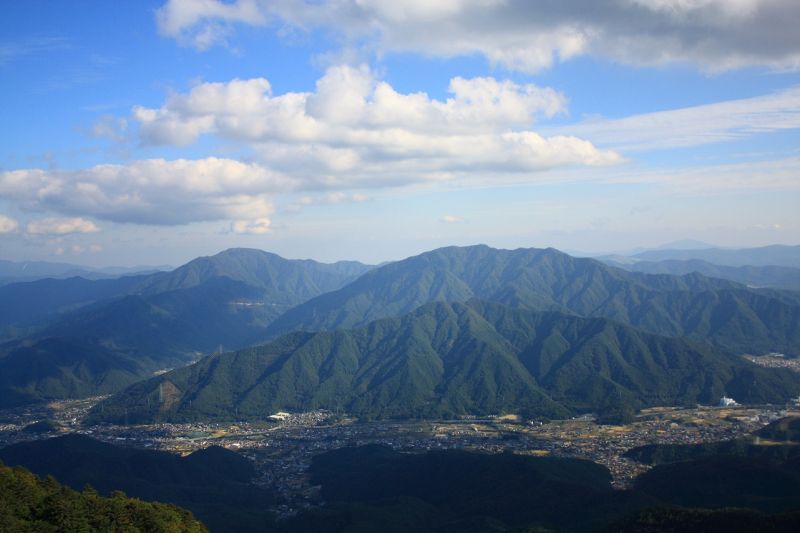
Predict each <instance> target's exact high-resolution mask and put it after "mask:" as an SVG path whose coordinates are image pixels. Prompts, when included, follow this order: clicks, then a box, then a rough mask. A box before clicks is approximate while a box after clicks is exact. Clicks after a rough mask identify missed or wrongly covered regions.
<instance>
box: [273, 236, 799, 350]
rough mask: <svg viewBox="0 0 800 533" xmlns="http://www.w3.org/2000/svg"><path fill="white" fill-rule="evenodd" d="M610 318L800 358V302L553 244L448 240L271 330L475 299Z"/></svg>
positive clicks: (349, 322)
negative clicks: (607, 261)
mask: <svg viewBox="0 0 800 533" xmlns="http://www.w3.org/2000/svg"><path fill="white" fill-rule="evenodd" d="M473 297H476V298H479V299H482V300H487V301H493V302H499V303H503V304H506V305H511V306H514V307H520V308H526V309H534V310H550V311H560V312H565V313H572V314H577V315H581V316H597V317H605V318H610V319H613V320H618V321H621V322H625V323H627V324H630V325H633V326H635V327H637V328H641V329H644V330H646V331H649V332H652V333H658V334H662V335H669V336H687V337H692V338H696V339H707V340H712V341H713V342H715V343H717V344H719V345H720V346H723V347H725V348H728V349H731V350H735V351H738V352H742V353H744V352H746V353H757V354H758V353H765V352H768V351H771V350H779V351H783V352H786V353H789V354H791V355H800V304H798V300H797V299H796V298H792V297H785V298H784V297H780V296H779V295H776V294H773V293H761V292H756V291H752V290H748V289H746V288H745V287H744V286H742V285H740V284H737V283H733V282H730V281H725V280H718V279H713V278H707V277H705V276H702V275H700V274H689V275H686V276H669V275H649V274H641V273H635V272H626V271H623V270H621V269H617V268H612V267H608V266H606V265H604V264H602V263H600V262H599V261H595V260H592V259H578V258H574V257H571V256H569V255H566V254H564V253H561V252H559V251H557V250H553V249H543V250H540V249H519V250H496V249H493V248H489V247H487V246H470V247H463V248H460V247H450V248H441V249H439V250H434V251H432V252H427V253H424V254H421V255H418V256H415V257H411V258H408V259H406V260H403V261H398V262H396V263H390V264H388V265H385V266H382V267H379V268H376V269H374V270H372V271H370V272H368V273H367V274H365V275H363V276H362V277H360V278H359V279H357V280H356V281H354V282H353V283H350V284H349V285H347V286H345V287H343V288H342V289H339V290H338V291H333V292H330V293H326V294H323V295H321V296H318V297H316V298H313V299H311V300H309V301H308V302H306V303H304V304H301V305H298V306H297V307H295V308H293V309H291V310H289V311H288V312H286V313H285V314H284V315H282V316H281V317H279V318H278V319H276V320H275V321H274V322H273V323H272V324H271V325H270V326H269V328H268V333H269V335H270V336H272V337H275V336H277V335H279V334H281V333H286V332H289V331H297V330H308V331H320V330H332V329H337V328H350V327H357V326H363V325H365V324H366V323H368V322H369V321H371V320H374V319H376V318H383V317H389V316H398V315H401V314H403V313H407V312H409V311H411V310H413V309H415V308H416V307H418V306H420V305H422V304H425V303H428V302H432V301H466V300H468V299H470V298H473Z"/></svg>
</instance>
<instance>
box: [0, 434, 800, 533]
mask: <svg viewBox="0 0 800 533" xmlns="http://www.w3.org/2000/svg"><path fill="white" fill-rule="evenodd" d="M781 423H782V424H783V426H780V424H777V423H776V424H773V426H769V427H768V428H766V429H765V430H764V431H767V432H769V431H780V430H781V427H784V428H786V427H788V426H787V423H785V422H781ZM704 446H705V448H703V447H701V448H700V449H702V450H704V451H703V452H697V451H695V452H693V453H689V452H686V453H682V454H680V455H673V457H675V458H677V459H678V460H677V461H676V462H670V461H668V460H667V458H666V456H665V455H663V454H662V455H660V456H659V457H662V458H663V461H660V462H661V464H659V465H657V466H655V467H654V468H653V469H652V470H650V471H648V472H646V473H645V474H642V475H641V476H640V477H639V478H637V480H636V481H635V483H634V486H633V487H632V488H631V489H629V490H624V491H621V490H615V489H613V488H612V485H611V475H610V473H609V471H608V470H607V469H606V468H605V467H604V466H601V465H598V464H596V463H593V462H591V461H587V460H583V459H570V458H555V457H534V456H526V455H517V454H512V453H502V454H494V455H492V454H485V453H475V452H469V451H462V450H446V451H445V450H440V451H430V452H427V453H421V454H419V453H416V454H411V453H403V452H399V451H394V450H392V449H390V448H388V447H385V446H380V445H368V446H361V447H347V448H341V449H338V450H334V451H329V452H325V453H322V454H320V455H317V456H316V457H314V459H313V460H312V463H311V467H310V470H309V476H310V479H309V481H310V484H311V485H312V486H318V490H319V494H320V497H321V500H323V501H325V502H326V503H325V505H324V506H322V507H317V508H313V509H311V510H307V511H305V512H301V513H300V514H298V515H296V516H294V517H293V518H290V519H288V520H285V521H279V522H276V521H275V519H274V516H275V515H274V514H273V512H272V511H271V510H270V509H271V508H272V509H274V508H275V506H276V505H278V504H279V503H280V500H279V498H277V497H276V496H275V495H274V494H273V493H272V492H269V491H267V490H265V489H262V488H258V487H257V486H255V485H253V484H252V482H251V479H252V476H253V474H254V470H253V467H252V465H251V464H250V462H249V461H248V460H247V459H245V458H243V457H241V456H239V455H238V454H236V453H234V452H229V451H226V450H224V449H222V448H208V449H206V450H203V451H198V452H195V453H193V454H191V455H189V456H186V457H183V458H181V457H179V456H177V455H174V454H171V453H167V452H156V451H142V450H136V449H131V448H123V447H118V446H114V445H110V444H106V443H101V442H98V441H95V440H93V439H91V438H88V437H84V436H75V435H73V436H66V437H57V438H53V439H49V440H44V441H34V442H27V443H20V444H16V445H12V446H9V447H7V448H5V449H3V450H0V459H2V460H3V461H4V462H5V463H6V464H9V465H23V466H25V467H26V468H29V469H30V470H32V471H33V472H35V473H38V474H40V475H47V474H50V475H53V476H55V478H56V479H58V480H59V481H60V482H62V483H65V484H66V485H69V486H71V487H73V488H82V487H84V486H85V485H86V484H87V483H88V484H91V485H92V486H93V487H95V488H96V489H97V490H98V491H99V492H100V493H101V494H111V493H112V492H113V491H114V490H120V489H121V490H124V491H125V492H126V493H127V494H129V495H131V496H135V497H139V498H142V499H144V500H154V501H161V502H167V503H171V504H175V505H180V506H182V507H185V508H187V509H189V510H191V511H192V512H193V513H194V514H195V515H196V516H197V517H198V518H199V519H200V520H202V521H203V522H204V523H205V524H206V525H207V526H208V527H209V528H210V529H211V530H212V531H282V532H323V531H326V532H327V531H342V532H344V531H420V532H425V531H431V532H434V531H436V532H450V531H459V532H467V531H476V532H477V531H551V530H554V531H665V530H666V531H670V530H671V531H686V530H698V529H699V530H704V531H781V530H796V526H797V524H798V523H800V522H799V520H800V514H798V513H796V512H794V511H795V510H797V509H799V508H800V460H798V458H797V457H798V454H797V453H796V449H795V448H794V446H795V445H793V444H785V445H784V446H786V447H792V449H791V450H788V448H787V451H786V453H784V454H774V453H773V454H771V455H765V456H755V455H754V452H752V451H749V448H748V447H747V446H745V445H741V444H737V445H728V447H726V445H725V444H723V443H713V445H704ZM715 446H716V447H715ZM751 446H755V445H754V444H753V445H751ZM773 447H774V446H773ZM761 448H764V449H766V448H768V447H766V446H761ZM640 452H641V450H640V451H639V452H632V455H635V454H636V453H639V455H638V458H639V459H640V460H646V459H647V458H646V457H645V456H643V455H641V453H640ZM687 457H688V459H687ZM756 526H757V527H756Z"/></svg>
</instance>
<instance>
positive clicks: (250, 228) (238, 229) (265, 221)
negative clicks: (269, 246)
mask: <svg viewBox="0 0 800 533" xmlns="http://www.w3.org/2000/svg"><path fill="white" fill-rule="evenodd" d="M271 224H272V221H271V220H270V219H269V218H267V217H262V218H257V219H255V220H234V221H233V224H231V230H232V231H233V232H234V233H239V234H245V235H263V234H265V233H269V231H270V225H271Z"/></svg>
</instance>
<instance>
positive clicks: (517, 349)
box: [91, 301, 800, 423]
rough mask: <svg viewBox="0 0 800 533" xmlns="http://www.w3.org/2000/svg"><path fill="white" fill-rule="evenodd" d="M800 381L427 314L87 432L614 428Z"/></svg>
mask: <svg viewBox="0 0 800 533" xmlns="http://www.w3.org/2000/svg"><path fill="white" fill-rule="evenodd" d="M799 393H800V375H798V374H794V373H789V372H782V371H776V370H770V369H764V368H758V367H756V366H755V365H752V364H750V363H749V362H747V361H745V360H743V359H742V358H740V357H736V356H733V355H727V354H725V353H721V352H719V351H717V350H714V349H713V348H711V347H709V346H707V345H704V344H697V343H692V342H688V341H686V340H683V339H677V338H667V337H660V336H656V335H652V334H648V333H643V332H641V331H638V330H636V329H634V328H631V327H629V326H625V325H622V324H619V323H616V322H612V321H610V320H608V319H602V318H580V317H576V316H569V315H563V314H559V313H539V312H534V311H528V310H521V309H511V308H509V307H506V306H502V305H499V304H494V303H484V302H480V301H471V302H470V303H468V304H459V303H453V304H448V303H432V304H428V305H425V306H423V307H421V308H419V309H417V310H415V311H413V312H412V313H410V314H409V315H406V316H404V317H402V318H389V319H382V320H378V321H375V322H373V323H371V324H369V325H368V326H366V327H364V328H361V329H355V330H340V331H335V332H323V333H317V334H309V333H292V334H288V335H286V336H284V337H281V338H280V339H278V340H277V341H275V342H274V343H271V344H268V345H265V346H260V347H256V348H248V349H245V350H241V351H239V352H233V353H226V354H222V355H215V356H213V357H209V358H206V359H203V360H202V361H200V362H198V363H196V364H194V365H191V366H188V367H185V368H181V369H178V370H174V371H172V372H168V373H166V374H164V375H162V376H159V377H157V378H153V379H151V380H148V381H145V382H142V383H139V384H136V385H134V386H132V387H130V388H128V389H126V390H125V391H123V392H121V393H119V394H117V395H115V396H113V397H112V398H110V399H109V400H107V401H104V402H102V403H101V404H99V405H98V406H97V407H96V408H95V409H94V411H93V416H92V417H91V418H92V420H93V421H102V422H114V423H123V422H126V421H127V422H129V423H150V422H156V421H198V420H210V419H227V420H236V419H253V418H255V419H258V418H263V417H264V416H265V415H266V414H268V413H274V412H277V411H281V410H289V411H306V410H312V409H320V408H322V409H328V410H332V411H338V412H344V413H351V414H354V415H358V416H361V417H364V418H374V417H378V418H393V417H399V418H406V417H414V418H432V417H433V418H441V417H452V416H455V415H466V414H480V415H487V414H499V413H509V412H510V413H520V414H522V415H524V416H528V417H546V418H553V417H558V418H561V417H564V416H569V415H574V414H576V413H578V412H586V411H597V412H599V413H600V414H601V415H619V414H621V413H622V412H624V411H626V410H627V411H628V412H630V413H632V412H634V411H635V410H636V409H639V408H642V407H645V406H653V405H675V404H681V405H694V404H695V403H697V402H703V403H711V402H715V401H716V400H717V399H718V398H719V397H721V396H723V395H724V394H728V395H732V396H734V397H735V398H738V399H739V400H740V401H742V402H746V403H766V402H770V403H780V402H784V401H786V400H787V399H788V398H790V397H792V396H794V395H796V394H799Z"/></svg>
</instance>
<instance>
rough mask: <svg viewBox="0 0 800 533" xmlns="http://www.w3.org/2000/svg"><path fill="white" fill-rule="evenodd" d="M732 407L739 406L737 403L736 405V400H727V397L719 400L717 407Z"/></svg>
mask: <svg viewBox="0 0 800 533" xmlns="http://www.w3.org/2000/svg"><path fill="white" fill-rule="evenodd" d="M733 405H739V404H738V403H736V400H734V399H733V398H728V397H727V396H723V397H722V398H720V400H719V406H720V407H731V406H733Z"/></svg>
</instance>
